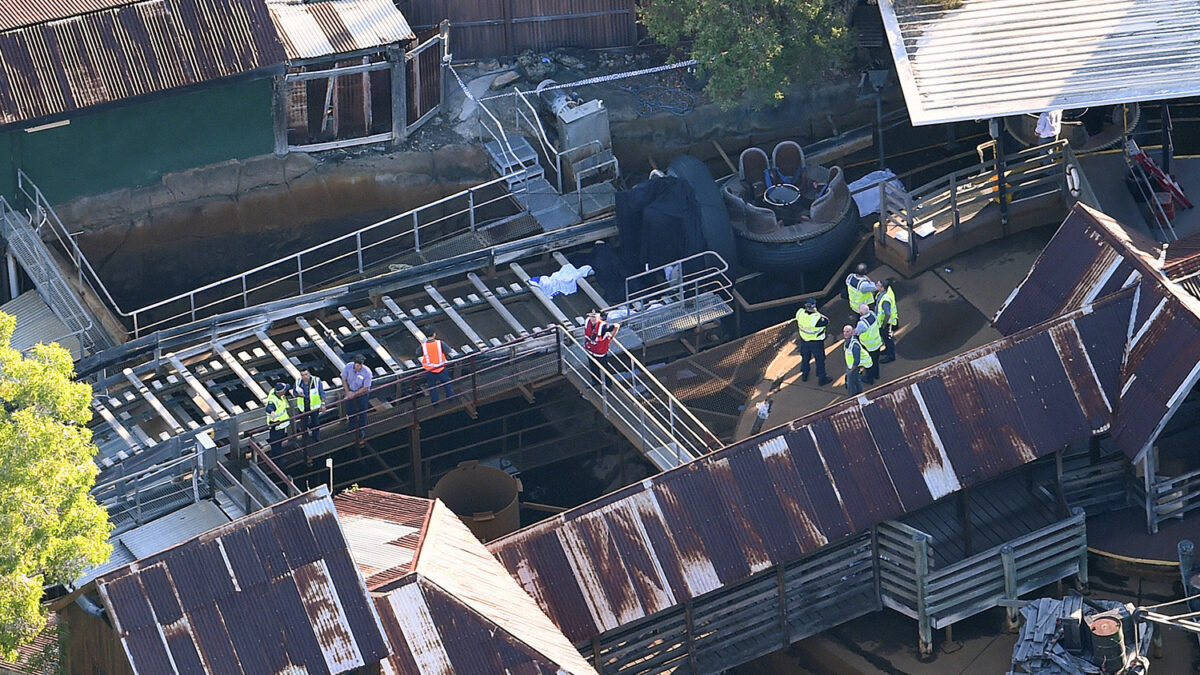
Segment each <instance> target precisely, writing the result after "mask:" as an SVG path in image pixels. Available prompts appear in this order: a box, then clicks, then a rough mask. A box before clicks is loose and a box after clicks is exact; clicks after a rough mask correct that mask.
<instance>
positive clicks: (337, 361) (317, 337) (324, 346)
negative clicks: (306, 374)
mask: <svg viewBox="0 0 1200 675" xmlns="http://www.w3.org/2000/svg"><path fill="white" fill-rule="evenodd" d="M296 325H298V326H300V328H302V329H303V330H304V334H305V335H307V336H308V339H309V340H312V342H313V344H315V345H316V346H317V348H318V349H320V350H321V353H322V354H324V355H325V358H327V359H329V362H330V363H332V364H333V367H334V368H336V369H337V371H338V372H339V373H340V372H342V371H343V370H345V368H346V362H345V361H344V360H342V357H340V356H338V354H337V352H335V351H333V347H330V346H329V343H328V342H326V341H325V338H323V337H321V334H320V333H318V332H317V329H316V328H313V327H312V324H310V323H309V322H308V321H306V320H305V319H304V317H302V316H298V317H296Z"/></svg>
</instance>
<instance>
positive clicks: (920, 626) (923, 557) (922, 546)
mask: <svg viewBox="0 0 1200 675" xmlns="http://www.w3.org/2000/svg"><path fill="white" fill-rule="evenodd" d="M913 552H914V554H915V555H914V558H915V560H914V562H915V563H916V579H915V581H916V589H915V590H916V596H917V636H918V638H919V639H920V645H919V647H918V648H919V649H920V653H921V656H922V657H927V656H931V655H932V654H933V620H932V618H931V617H930V616H929V609H928V608H927V607H926V606H925V579H926V577H928V576H929V537H927V536H925V534H924V533H919V534H915V535H913Z"/></svg>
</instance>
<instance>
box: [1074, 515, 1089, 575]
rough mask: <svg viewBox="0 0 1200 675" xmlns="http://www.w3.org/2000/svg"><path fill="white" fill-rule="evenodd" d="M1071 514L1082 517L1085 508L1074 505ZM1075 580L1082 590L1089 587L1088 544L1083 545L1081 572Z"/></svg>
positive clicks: (1080, 561)
mask: <svg viewBox="0 0 1200 675" xmlns="http://www.w3.org/2000/svg"><path fill="white" fill-rule="evenodd" d="M1071 515H1072V516H1074V517H1076V518H1080V519H1082V518H1083V517H1084V512H1083V509H1081V508H1079V507H1078V506H1073V507H1071ZM1079 526H1080V527H1084V525H1083V523H1082V522H1080V524H1079ZM1075 580H1076V581H1078V582H1079V588H1080V590H1083V589H1084V588H1086V587H1087V583H1088V552H1087V546H1083V547H1082V550H1081V551H1079V572H1078V573H1077V574H1076V575H1075Z"/></svg>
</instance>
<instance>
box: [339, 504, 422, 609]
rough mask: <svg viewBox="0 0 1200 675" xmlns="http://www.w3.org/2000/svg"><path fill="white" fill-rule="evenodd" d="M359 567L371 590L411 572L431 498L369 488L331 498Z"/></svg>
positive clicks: (419, 545) (419, 546)
mask: <svg viewBox="0 0 1200 675" xmlns="http://www.w3.org/2000/svg"><path fill="white" fill-rule="evenodd" d="M333 503H334V505H335V506H336V507H337V510H338V514H339V515H340V517H341V521H342V530H343V531H344V532H345V536H346V540H347V541H348V542H349V543H350V552H351V553H352V554H353V556H354V561H355V562H356V563H357V564H358V569H359V571H360V572H362V575H363V577H365V578H366V580H367V588H368V589H370V590H372V591H374V590H378V589H380V588H383V587H386V586H387V585H388V584H391V583H394V582H395V581H397V580H398V579H400V578H402V577H403V576H404V575H406V574H408V573H409V572H411V571H412V567H413V563H414V562H415V561H416V558H417V555H418V551H419V550H420V548H421V542H422V540H423V537H424V535H425V526H426V524H427V522H428V519H429V516H430V513H432V511H433V501H432V500H429V499H422V498H420V497H409V496H407V495H398V494H394V493H390V492H383V491H381V490H372V489H369V488H364V489H359V490H352V491H347V492H343V493H341V494H339V495H337V496H336V497H334V500H333Z"/></svg>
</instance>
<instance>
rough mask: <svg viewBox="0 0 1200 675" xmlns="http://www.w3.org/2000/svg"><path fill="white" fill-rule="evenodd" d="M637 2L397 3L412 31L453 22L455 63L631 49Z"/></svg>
mask: <svg viewBox="0 0 1200 675" xmlns="http://www.w3.org/2000/svg"><path fill="white" fill-rule="evenodd" d="M634 5H635V2H634V0H554V1H552V2H551V1H548V0H471V1H470V2H464V1H463V0H398V2H397V6H398V7H399V8H400V11H401V12H403V13H404V16H405V17H406V18H407V19H408V22H409V24H410V25H411V26H412V28H413V30H415V31H417V32H418V33H420V32H421V31H422V30H427V29H430V28H434V27H436V26H437V25H438V23H439V22H441V21H442V20H443V19H449V20H450V30H451V51H452V52H453V54H454V57H455V58H456V59H464V58H482V57H489V56H505V55H515V54H520V53H521V52H523V51H525V50H527V49H531V50H533V51H535V52H537V51H546V50H548V49H553V48H555V47H582V48H586V49H597V48H602V47H626V46H629V45H632V44H634V43H635V42H636V41H637V35H638V31H637V15H636V13H635V10H634Z"/></svg>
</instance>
